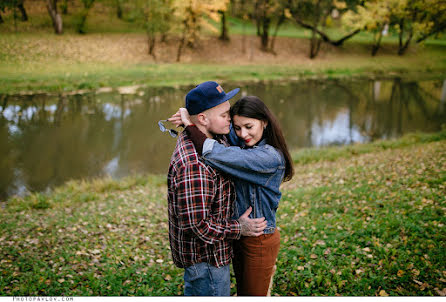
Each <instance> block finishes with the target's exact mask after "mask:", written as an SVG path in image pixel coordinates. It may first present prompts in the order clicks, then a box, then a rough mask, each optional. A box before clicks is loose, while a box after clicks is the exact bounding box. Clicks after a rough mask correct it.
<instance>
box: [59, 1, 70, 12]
mask: <svg viewBox="0 0 446 302" xmlns="http://www.w3.org/2000/svg"><path fill="white" fill-rule="evenodd" d="M60 8H61V9H62V15H68V0H63V2H62V5H61V6H60Z"/></svg>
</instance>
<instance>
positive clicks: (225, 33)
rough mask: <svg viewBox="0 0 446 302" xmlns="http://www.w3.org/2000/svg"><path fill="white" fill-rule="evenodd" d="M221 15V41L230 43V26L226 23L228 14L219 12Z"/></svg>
mask: <svg viewBox="0 0 446 302" xmlns="http://www.w3.org/2000/svg"><path fill="white" fill-rule="evenodd" d="M218 12H219V13H220V15H221V34H220V37H219V39H220V40H222V41H229V36H228V25H227V23H226V13H225V12H224V11H218Z"/></svg>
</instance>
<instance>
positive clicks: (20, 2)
mask: <svg viewBox="0 0 446 302" xmlns="http://www.w3.org/2000/svg"><path fill="white" fill-rule="evenodd" d="M16 2H17V8H18V9H19V11H20V13H21V14H22V18H21V20H22V21H28V14H27V13H26V9H25V6H24V5H23V3H24V2H25V0H17V1H16Z"/></svg>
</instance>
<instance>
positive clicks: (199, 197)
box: [167, 132, 241, 267]
mask: <svg viewBox="0 0 446 302" xmlns="http://www.w3.org/2000/svg"><path fill="white" fill-rule="evenodd" d="M167 184H168V194H167V195H168V197H167V198H168V209H169V240H170V249H171V252H172V258H173V261H174V263H175V265H176V266H178V267H188V266H190V265H192V264H196V263H200V262H207V263H210V264H212V265H214V266H216V267H221V266H224V265H227V264H229V263H230V261H231V258H232V242H231V241H232V240H231V239H239V238H240V231H241V229H240V224H239V222H238V221H236V220H233V219H231V217H232V215H233V207H234V201H235V190H234V185H233V184H232V182H231V181H230V180H229V179H227V178H225V177H224V176H223V175H222V174H221V173H220V172H218V171H216V170H214V169H213V168H211V167H210V166H207V165H205V164H204V163H203V162H202V161H201V158H200V157H199V156H198V154H197V152H196V150H195V147H194V145H193V143H192V141H191V140H190V139H189V137H188V136H187V134H186V133H185V132H183V133H181V134H180V135H179V137H178V141H177V145H176V147H175V151H174V153H173V155H172V158H171V161H170V166H169V173H168V177H167Z"/></svg>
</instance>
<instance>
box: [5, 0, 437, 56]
mask: <svg viewBox="0 0 446 302" xmlns="http://www.w3.org/2000/svg"><path fill="white" fill-rule="evenodd" d="M28 1H31V0H28ZM24 2H25V0H0V23H2V22H4V21H3V19H2V17H1V13H4V12H5V10H6V9H9V10H12V11H13V12H14V20H16V19H18V18H19V15H20V20H21V21H27V20H28V15H27V13H26V10H25V5H24ZM41 2H42V3H45V5H46V8H47V10H48V13H49V16H50V17H51V20H52V24H53V28H54V31H55V33H56V34H62V33H63V15H66V14H68V7H69V2H71V5H73V4H74V3H75V2H76V4H78V5H79V4H80V7H81V10H80V11H79V10H78V11H77V12H76V18H75V28H76V31H77V32H78V33H81V34H83V33H86V28H85V24H86V21H87V18H88V13H89V11H90V10H91V8H92V7H93V5H94V3H95V2H103V3H104V4H105V3H106V4H108V5H111V6H113V7H114V9H115V10H116V17H117V18H119V19H123V20H127V21H131V22H135V23H137V24H139V25H140V26H142V27H143V28H145V30H146V32H147V42H148V52H149V54H150V55H152V56H154V57H155V52H154V49H155V47H156V44H157V40H158V41H163V40H165V39H166V36H167V35H169V34H171V35H173V34H175V35H178V34H179V37H180V39H179V45H178V51H177V61H179V60H180V59H181V54H182V52H183V50H184V48H185V47H194V46H195V44H196V42H197V41H198V40H199V38H200V36H202V35H203V29H205V28H206V29H210V30H212V31H214V32H218V33H219V38H220V39H221V40H223V41H228V40H229V39H230V36H229V33H228V24H227V23H228V17H234V18H237V19H239V20H242V21H244V22H246V21H251V22H253V23H254V24H255V26H256V31H257V36H258V37H259V40H260V45H261V49H262V50H263V51H266V52H272V53H274V44H275V39H276V36H277V33H278V31H279V29H280V27H281V26H282V25H283V24H285V23H286V22H288V23H290V22H292V23H295V24H296V25H298V26H301V27H303V28H306V29H309V30H310V33H311V35H310V37H309V40H310V49H309V57H310V58H315V57H316V56H317V55H318V53H319V50H320V47H321V45H322V44H323V43H328V44H331V45H333V46H335V47H339V46H342V45H343V43H344V42H345V41H347V40H348V39H350V38H352V37H353V36H355V35H357V34H358V33H360V32H361V31H366V32H370V33H372V34H373V37H374V38H373V45H372V55H375V54H376V53H377V52H378V50H379V49H380V46H381V41H382V37H383V35H386V34H387V33H388V32H389V31H390V32H394V33H397V35H398V38H399V43H398V54H399V55H403V54H404V53H405V52H406V50H407V49H408V47H409V45H410V44H412V43H420V42H422V41H424V40H426V39H427V38H429V37H431V36H433V35H436V34H439V33H441V32H444V30H445V28H446V1H445V0H369V1H364V0H42V1H41ZM243 24H244V23H243ZM334 26H336V27H339V28H342V29H343V30H342V31H338V32H345V35H344V36H341V37H336V38H334V37H331V36H330V34H329V32H332V31H330V30H329V29H330V27H334ZM243 43H244V42H243ZM243 45H244V44H243ZM155 58H156V57H155Z"/></svg>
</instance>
